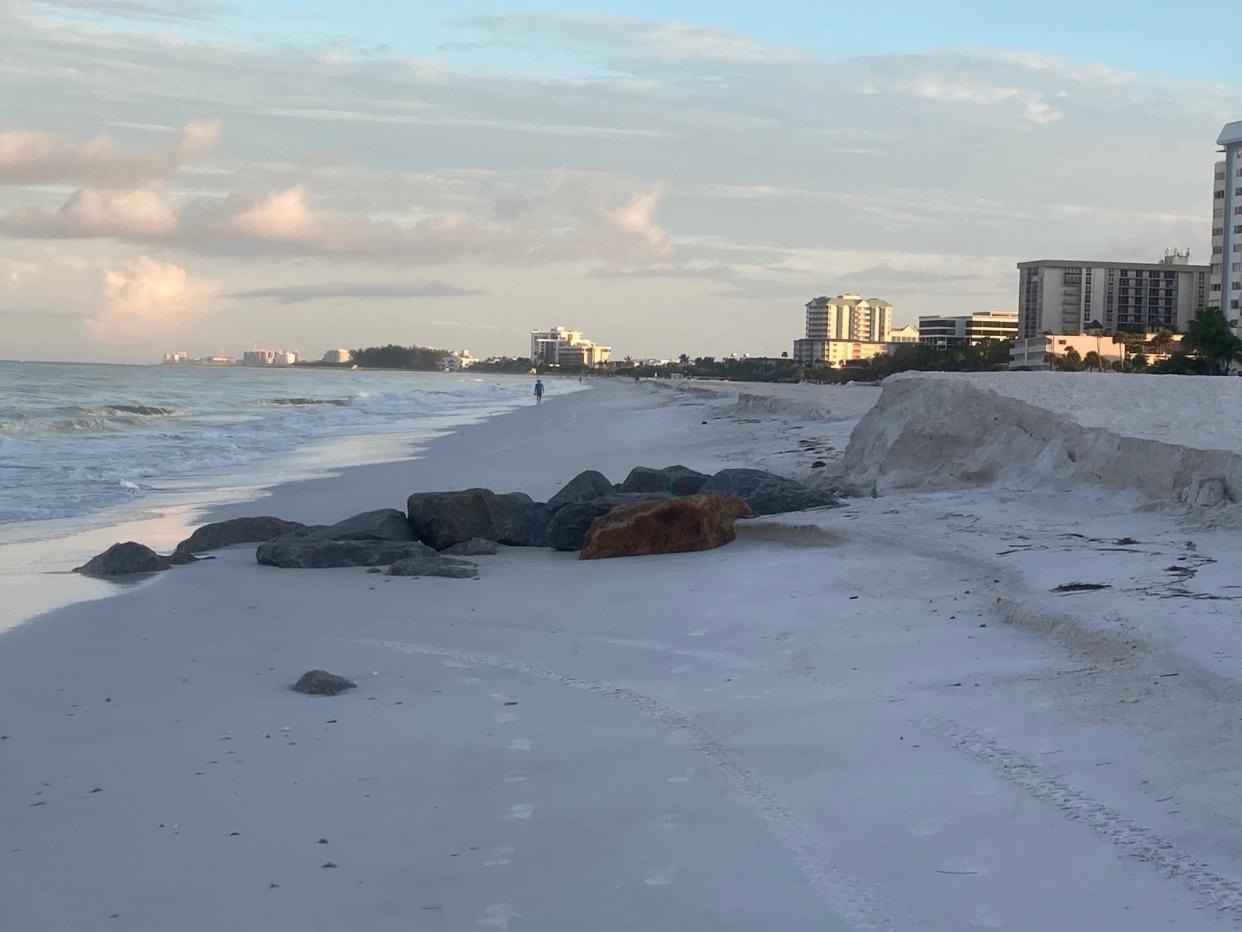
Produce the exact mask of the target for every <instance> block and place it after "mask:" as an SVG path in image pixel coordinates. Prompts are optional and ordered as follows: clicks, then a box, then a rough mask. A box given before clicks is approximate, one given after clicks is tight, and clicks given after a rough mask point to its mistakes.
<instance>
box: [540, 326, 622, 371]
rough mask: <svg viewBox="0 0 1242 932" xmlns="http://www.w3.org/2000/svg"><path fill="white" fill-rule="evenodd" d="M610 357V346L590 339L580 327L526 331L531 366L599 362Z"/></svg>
mask: <svg viewBox="0 0 1242 932" xmlns="http://www.w3.org/2000/svg"><path fill="white" fill-rule="evenodd" d="M611 358H612V347H611V346H601V345H600V344H598V343H592V342H591V341H590V340H588V339H586V338H584V337H583V336H582V331H580V330H566V329H565V328H564V327H553V328H552V329H551V330H532V331H531V332H530V364H531V365H532V366H568V367H577V366H586V367H587V368H593V367H595V366H601V365H603V364H604V363H606V362H608V361H609V360H610V359H611Z"/></svg>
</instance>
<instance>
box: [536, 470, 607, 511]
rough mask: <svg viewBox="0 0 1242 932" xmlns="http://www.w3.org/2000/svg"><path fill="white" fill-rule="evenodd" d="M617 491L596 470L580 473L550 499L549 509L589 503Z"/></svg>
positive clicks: (554, 509)
mask: <svg viewBox="0 0 1242 932" xmlns="http://www.w3.org/2000/svg"><path fill="white" fill-rule="evenodd" d="M614 491H615V490H614V489H613V486H612V483H611V482H609V481H608V479H607V477H606V476H605V475H604V474H603V473H601V472H596V471H595V470H594V469H588V470H586V472H580V473H578V475H576V476H574V477H573V478H572V479H570V480H569V482H568V483H566V484H565V487H564V488H563V489H561V490H560V491H559V492H557V493H556V494H555V495H553V496H552V497H551V498H550V499H548V507H549V508H551V509H552V510H553V511H556V510H557V509H559V508H564V507H565V506H566V505H575V504H578V503H579V502H589V501H590V500H591V499H593V498H600V497H601V496H604V495H611V494H613V492H614Z"/></svg>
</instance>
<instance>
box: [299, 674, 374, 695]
mask: <svg viewBox="0 0 1242 932" xmlns="http://www.w3.org/2000/svg"><path fill="white" fill-rule="evenodd" d="M357 685H358V684H357V683H353V682H350V681H349V680H347V679H345V677H343V676H337V675H336V674H335V673H329V672H328V671H327V670H307V671H306V672H305V673H303V674H302V675H301V676H300V677H298V681H297V682H296V683H294V684H293V685H292V686H291V687H290V689H293V690H295V691H297V692H300V693H306V695H308V696H336V695H339V694H341V693H343V692H345V690H347V689H353V688H354V687H355V686H357Z"/></svg>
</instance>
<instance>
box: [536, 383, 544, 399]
mask: <svg viewBox="0 0 1242 932" xmlns="http://www.w3.org/2000/svg"><path fill="white" fill-rule="evenodd" d="M541 401H543V382H542V381H540V380H539V379H535V404H539V402H541Z"/></svg>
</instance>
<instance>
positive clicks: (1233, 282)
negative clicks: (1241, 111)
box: [1208, 120, 1242, 326]
mask: <svg viewBox="0 0 1242 932" xmlns="http://www.w3.org/2000/svg"><path fill="white" fill-rule="evenodd" d="M1216 144H1217V145H1218V146H1220V147H1221V149H1222V151H1223V152H1224V155H1225V158H1224V160H1223V161H1220V162H1217V163H1216V177H1215V183H1214V184H1213V185H1212V284H1211V293H1210V297H1209V302H1208V303H1209V304H1213V305H1216V306H1218V307H1220V309H1221V311H1223V312H1224V315H1225V317H1226V318H1227V319H1228V320H1230V321H1235V322H1236V321H1238V319H1239V318H1242V120H1239V121H1237V122H1235V123H1229V124H1227V125H1226V126H1225V128H1224V129H1223V130H1221V132H1220V137H1219V138H1218V139H1217V140H1216ZM1235 326H1237V324H1236V323H1235Z"/></svg>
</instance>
